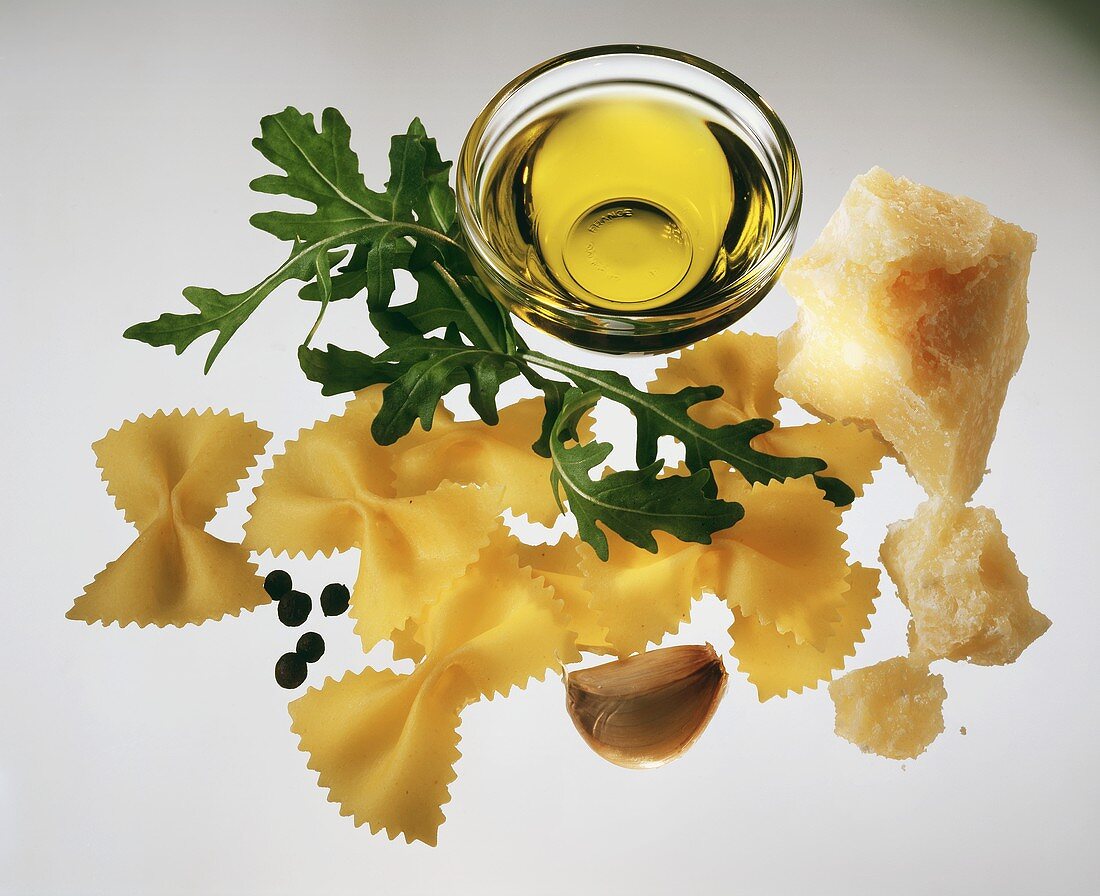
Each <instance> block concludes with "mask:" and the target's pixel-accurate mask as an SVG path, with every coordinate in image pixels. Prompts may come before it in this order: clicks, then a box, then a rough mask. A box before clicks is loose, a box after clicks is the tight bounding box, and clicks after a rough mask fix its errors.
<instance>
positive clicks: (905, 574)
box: [881, 500, 1050, 666]
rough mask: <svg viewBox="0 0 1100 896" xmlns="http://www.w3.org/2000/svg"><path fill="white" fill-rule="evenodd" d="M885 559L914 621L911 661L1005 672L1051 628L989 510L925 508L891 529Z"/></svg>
mask: <svg viewBox="0 0 1100 896" xmlns="http://www.w3.org/2000/svg"><path fill="white" fill-rule="evenodd" d="M881 558H882V563H883V566H885V567H886V571H887V573H888V574H889V575H890V578H891V579H892V580H893V581H894V584H896V585H897V588H898V597H900V598H901V600H902V602H903V603H904V604H906V606H908V607H909V611H910V612H911V613H912V614H913V622H912V625H911V626H910V633H909V646H910V650H911V652H912V653H913V654H914V655H918V654H919V655H921V656H923V657H924V658H926V659H930V660H931V659H949V660H956V661H958V660H968V661H969V662H971V663H976V664H978V665H981V666H1000V665H1004V664H1006V663H1012V662H1015V661H1016V660H1017V659H1018V658H1019V656H1020V654H1021V653H1023V651H1024V650H1025V648H1027V646H1028V645H1029V644H1031V643H1032V642H1033V641H1034V640H1035V639H1036V638H1038V637H1039V636H1040V635H1042V634H1043V633H1044V632H1045V631H1046V630H1047V629H1048V628H1050V620H1049V619H1048V618H1047V617H1046V616H1044V615H1043V614H1042V613H1040V612H1039V611H1038V610H1036V609H1035V608H1034V607H1032V605H1031V602H1030V600H1028V594H1027V576H1025V575H1024V574H1023V573H1022V572H1020V567H1019V566H1018V565H1017V563H1016V555H1015V554H1013V553H1012V550H1011V549H1010V548H1009V546H1008V539H1007V538H1006V537H1005V534H1004V530H1003V529H1002V528H1001V523H1000V521H999V520H998V519H997V517H996V515H995V514H994V513H993V511H992V510H990V509H989V508H988V507H964V506H961V505H958V504H955V503H953V502H950V501H945V500H930V501H926V502H925V503H923V504H922V505H921V506H920V507H919V508H917V512H916V515H915V516H914V517H913V519H911V520H902V521H900V522H897V523H894V524H893V525H891V526H890V529H889V532H888V534H887V536H886V540H885V541H884V542H883V544H882V550H881Z"/></svg>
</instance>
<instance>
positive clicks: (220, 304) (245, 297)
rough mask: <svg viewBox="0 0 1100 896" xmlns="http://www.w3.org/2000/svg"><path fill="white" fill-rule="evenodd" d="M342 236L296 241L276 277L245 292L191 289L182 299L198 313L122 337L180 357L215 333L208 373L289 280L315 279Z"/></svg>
mask: <svg viewBox="0 0 1100 896" xmlns="http://www.w3.org/2000/svg"><path fill="white" fill-rule="evenodd" d="M341 236H342V235H341ZM341 236H337V237H330V238H329V239H327V240H322V241H321V242H314V243H299V242H296V243H295V244H294V247H293V249H292V250H291V252H290V257H289V258H288V259H287V260H286V261H285V262H283V264H282V265H281V266H280V267H279V268H278V269H277V270H276V271H275V272H274V273H273V274H271V275H269V276H268V277H266V278H265V279H264V280H261V281H260V282H259V283H258V284H256V285H255V286H253V287H252V288H251V289H249V290H246V291H245V292H240V293H231V294H226V293H222V292H218V290H216V289H208V288H206V287H201V286H189V287H187V288H186V289H185V290H184V291H183V297H184V298H185V299H187V301H188V302H190V303H191V304H192V305H194V306H195V308H197V309H198V313H196V314H172V313H165V314H162V315H161V316H160V317H158V318H157V319H156V320H151V321H147V322H146V323H141V324H134V325H133V326H132V327H128V328H127V329H126V330H125V331H124V332H123V334H122V335H123V336H124V337H125V338H126V339H136V340H138V341H139V342H145V343H147V344H149V345H153V346H161V345H171V346H174V347H175V349H176V354H177V355H178V354H181V353H182V352H183V350H184V349H185V348H187V347H188V346H189V345H190V344H191V343H192V342H194V341H195V340H196V339H198V338H199V337H200V336H205V335H206V334H207V333H213V332H215V331H216V332H217V333H218V337H217V339H216V340H214V345H213V346H212V347H211V349H210V352H209V354H208V355H207V356H206V366H205V368H204V371H205V372H207V373H209V372H210V367H211V365H212V364H213V363H214V359H215V358H217V357H218V354H219V353H220V352H221V350H222V349H223V348H225V344H226V343H227V342H228V341H229V340H230V339H231V338H232V336H233V334H234V333H236V332H237V330H238V329H240V326H241V324H243V323H244V322H245V321H246V320H248V317H249V315H251V314H252V312H253V311H255V310H256V309H257V308H258V307H259V306H260V303H261V302H263V300H264V299H266V298H267V297H268V296H269V295H271V293H272V292H274V290H275V288H276V287H278V286H280V285H281V284H283V283H285V282H286V281H288V280H310V279H312V278H313V277H316V276H317V266H318V264H319V263H323V262H322V259H326V252H327V250H328V248H329V246H331V245H333V244H334V243H336V242H339V241H340V239H341ZM339 254H341V255H342V254H343V253H339ZM331 258H332V253H329V254H328V256H327V260H331ZM338 260H339V258H337V261H338ZM333 263H335V262H333Z"/></svg>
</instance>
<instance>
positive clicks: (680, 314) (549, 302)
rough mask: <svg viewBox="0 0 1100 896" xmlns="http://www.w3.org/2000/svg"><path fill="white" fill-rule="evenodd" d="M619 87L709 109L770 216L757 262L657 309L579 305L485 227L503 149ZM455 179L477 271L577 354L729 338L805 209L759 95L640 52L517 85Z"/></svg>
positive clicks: (497, 105)
mask: <svg viewBox="0 0 1100 896" xmlns="http://www.w3.org/2000/svg"><path fill="white" fill-rule="evenodd" d="M618 89H625V90H630V89H644V90H654V89H656V90H659V91H660V92H661V93H662V94H663V95H669V96H674V97H677V98H678V101H679V99H682V101H683V102H684V103H690V104H691V106H692V108H693V109H695V110H702V112H701V114H702V115H703V116H704V117H705V118H706V120H707V121H708V122H713V123H715V125H716V126H718V127H720V128H722V129H724V131H725V132H727V133H732V134H734V135H736V137H737V139H738V140H739V141H740V142H741V143H743V144H744V145H745V146H746V147H748V150H749V151H750V152H751V153H752V154H753V155H754V156H755V161H754V164H755V165H756V167H757V168H759V169H762V170H763V174H764V176H763V182H764V183H765V184H766V189H767V190H768V191H769V192H770V202H771V204H772V207H773V214H772V216H771V217H770V219H769V226H768V228H767V232H766V233H765V232H761V234H760V239H759V240H758V241H757V244H756V247H755V248H754V250H753V251H752V253H751V256H749V257H748V258H742V259H740V261H741V263H739V264H738V265H737V266H736V267H735V268H734V267H732V266H729V265H724V264H723V259H722V257H721V255H722V253H721V252H719V253H718V255H717V256H716V258H715V262H714V265H713V266H712V268H711V269H710V273H709V275H708V276H707V278H706V279H705V280H704V281H702V282H700V284H699V285H698V286H696V287H695V288H693V289H692V290H691V291H690V292H688V293H687V294H686V295H685V296H683V297H681V298H679V299H677V300H676V301H674V302H671V303H669V304H666V305H663V306H661V307H656V308H652V307H650V308H632V307H630V306H629V305H628V306H625V307H615V308H608V307H596V306H594V305H593V304H591V303H589V302H586V301H583V300H581V299H579V298H578V297H577V295H576V291H573V292H571V291H570V290H569V289H567V288H565V287H564V286H563V285H562V284H561V282H560V281H556V280H554V279H553V278H548V277H546V276H545V272H542V274H543V275H542V276H534V275H533V266H532V264H531V258H530V255H529V254H528V255H524V254H523V253H522V252H518V251H516V250H515V249H514V247H513V248H511V249H510V250H509V247H503V246H501V245H496V244H494V239H493V238H492V236H491V228H489V227H487V226H486V214H487V212H488V213H490V214H491V211H489V210H490V209H491V208H492V207H493V201H494V199H493V197H492V196H491V195H490V179H491V178H490V173H491V172H492V171H493V170H494V165H496V164H497V162H498V160H499V159H500V157H501V154H502V150H504V149H505V148H506V147H508V146H509V144H510V143H512V142H513V141H515V140H516V139H517V135H519V134H521V133H522V132H523V129H524V128H526V127H530V126H531V123H532V122H534V121H537V120H539V119H540V117H544V116H547V115H550V114H552V113H553V112H554V110H556V109H560V108H565V107H566V106H567V105H568V104H569V103H571V102H576V101H577V98H578V97H583V96H586V95H589V94H591V93H592V92H593V91H600V90H618ZM456 180H457V194H458V216H459V222H460V226H461V228H462V231H463V233H464V235H465V238H466V241H467V244H468V246H469V248H470V250H471V251H470V256H471V259H472V261H473V263H474V266H475V267H476V268H477V271H478V273H479V275H480V276H481V277H482V279H483V280H484V281H485V283H486V285H487V286H488V288H489V289H490V290H491V291H492V293H493V294H494V295H495V296H496V297H497V298H498V299H499V300H500V301H501V302H503V303H504V305H505V306H506V307H507V308H509V309H510V310H511V311H512V312H514V313H515V314H517V315H518V316H519V317H521V318H522V319H524V320H526V321H527V322H528V323H530V324H532V325H534V326H535V327H537V328H539V329H541V330H544V331H546V332H548V333H551V334H553V335H554V336H557V337H559V338H561V339H564V340H565V341H567V342H570V343H572V344H574V345H578V346H581V347H584V348H588V349H594V350H597V351H604V352H612V353H631V352H657V351H671V350H673V349H675V348H679V347H681V346H684V345H687V344H689V343H691V342H694V341H696V340H698V339H702V338H703V337H705V336H708V335H710V334H712V333H716V332H718V331H719V330H722V329H725V328H726V327H727V326H728V325H729V324H730V323H732V322H733V321H735V320H737V319H739V318H741V317H742V316H744V315H745V314H746V313H748V312H749V311H750V310H751V309H752V308H753V307H755V306H756V304H757V303H759V302H760V300H761V299H763V297H764V296H765V295H766V294H767V293H768V290H769V289H771V287H772V285H773V284H774V283H775V281H776V280H777V279H778V277H779V274H780V272H781V271H782V268H783V265H784V264H785V263H786V261H787V259H788V258H789V256H790V253H791V248H792V246H793V244H794V238H795V230H796V227H797V225H798V216H799V212H800V210H801V206H802V174H801V168H800V166H799V162H798V155H797V153H796V152H795V147H794V143H793V142H792V140H791V137H790V135H789V134H788V132H787V129H786V127H784V125H783V123H782V121H780V119H779V117H778V116H777V115H776V114H775V112H774V111H773V110H772V109H771V107H770V106H769V105H768V104H767V103H766V102H764V100H763V99H761V97H760V95H759V94H758V93H757V92H756V91H755V90H753V89H752V88H751V87H749V86H748V85H747V84H745V83H744V82H743V81H741V80H739V79H738V78H736V77H734V76H733V75H732V74H730V73H729V72H727V71H725V70H723V69H721V68H719V67H718V66H716V65H713V64H711V63H709V62H706V61H705V60H702V59H699V58H697V57H694V56H691V55H688V54H686V53H681V52H678V51H676V50H667V49H662V48H660V47H649V46H638V45H616V46H603V47H592V48H589V49H585V50H576V51H574V52H572V53H567V54H565V55H563V56H558V57H556V58H554V59H551V60H549V61H547V62H544V63H542V64H541V65H537V66H535V67H534V68H532V69H530V70H529V71H527V72H525V73H523V74H522V75H520V76H519V77H517V78H516V79H515V80H513V81H512V82H511V83H510V84H508V85H507V86H506V87H504V88H503V89H502V90H501V91H500V92H499V93H498V94H497V95H496V96H495V97H494V98H493V99H492V101H491V102H490V103H489V104H488V105H487V106H486V107H485V109H484V110H483V111H482V113H481V114H480V115H479V116H478V118H477V120H476V121H475V122H474V123H473V126H472V127H471V128H470V132H469V134H468V135H467V137H466V140H465V142H464V144H463V147H462V151H461V153H460V155H459V161H458V170H457V175H456ZM497 242H499V240H498V241H497ZM723 251H724V250H723ZM642 304H644V303H642Z"/></svg>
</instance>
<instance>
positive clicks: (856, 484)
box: [753, 420, 891, 498]
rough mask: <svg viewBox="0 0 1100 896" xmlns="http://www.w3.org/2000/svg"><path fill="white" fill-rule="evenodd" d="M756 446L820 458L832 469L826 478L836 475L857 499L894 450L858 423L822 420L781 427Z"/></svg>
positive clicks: (772, 451) (758, 439)
mask: <svg viewBox="0 0 1100 896" xmlns="http://www.w3.org/2000/svg"><path fill="white" fill-rule="evenodd" d="M753 447H755V448H756V449H757V450H758V451H763V452H766V453H767V454H775V455H778V456H779V457H820V458H821V459H822V460H824V461H825V462H826V463H827V464H828V466H827V467H826V468H825V469H824V470H823V471H822V472H821V475H823V476H835V477H836V478H837V479H840V480H842V481H843V482H844V483H846V484H847V485H849V486H851V489H852V491H854V492H855V494H856V497H857V498H859V497H862V495H863V490H864V488H866V486H868V485H869V484H870V483H871V480H872V479H873V478H874V474H875V472H876V471H877V470H878V469H879V468H880V467H881V466H882V459H883V458H884V457H886V456H887V455H888V454H890V453H891V452H890V447H889V446H888V445H887V444H886V443H885V442H884V441H882V439H881V438H880V437H879V436H878V435H877V434H876V433H875V432H874V431H873V430H869V429H860V428H859V427H858V426H856V425H855V424H854V423H829V422H826V421H823V420H819V421H817V422H815V423H804V424H802V425H801V426H780V427H777V428H776V429H773V430H772V431H771V432H766V433H764V434H763V435H759V436H757V437H756V438H755V439H754V440H753Z"/></svg>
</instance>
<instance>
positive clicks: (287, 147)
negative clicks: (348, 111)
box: [249, 106, 404, 240]
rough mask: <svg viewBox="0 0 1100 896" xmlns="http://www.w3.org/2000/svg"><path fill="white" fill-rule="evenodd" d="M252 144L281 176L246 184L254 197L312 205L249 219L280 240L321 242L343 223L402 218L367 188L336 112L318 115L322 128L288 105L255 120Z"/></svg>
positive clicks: (389, 202)
mask: <svg viewBox="0 0 1100 896" xmlns="http://www.w3.org/2000/svg"><path fill="white" fill-rule="evenodd" d="M260 135H261V136H259V137H257V138H256V139H255V140H253V141H252V145H253V146H254V147H255V148H256V149H258V150H259V151H260V153H261V154H262V155H263V157H264V158H265V159H267V160H268V161H269V162H271V163H272V164H273V165H276V166H278V167H279V168H282V169H283V170H284V171H285V172H286V174H285V175H281V174H265V175H264V176H263V177H257V178H256V179H255V180H253V181H252V183H251V184H250V186H251V187H252V189H253V190H255V191H256V192H257V193H269V194H273V195H280V194H281V195H287V196H293V197H294V198H295V199H304V200H306V201H307V202H312V203H313V204H314V205H315V206H316V210H315V211H313V212H312V213H309V214H303V213H291V212H260V213H259V214H256V215H253V216H252V217H251V218H250V219H249V221H250V223H251V224H252V226H253V227H257V228H259V229H260V230H264V231H267V232H268V233H270V234H272V235H273V236H277V237H278V238H279V239H281V240H308V239H324V238H326V237H328V236H330V235H331V234H332V232H333V227H334V226H336V227H341V226H345V225H346V224H347V223H351V222H354V223H362V222H368V221H369V222H373V223H376V224H377V223H381V222H383V221H395V220H404V219H398V218H396V217H395V216H393V215H390V214H387V212H388V211H389V210H390V209H391V208H392V207H393V201H392V199H391V198H390V197H388V196H386V195H385V194H381V193H376V192H374V191H373V190H370V189H368V188H367V185H366V183H364V181H363V175H362V174H361V173H360V172H359V157H358V156H357V155H356V154H355V152H354V150H352V148H351V128H349V127H348V123H347V122H346V121H344V116H342V115H341V114H340V113H339V112H337V111H336V110H335V109H325V111H324V112H323V113H322V114H321V130H320V131H318V130H317V129H316V127H315V125H314V123H313V115H312V114H311V113H308V112H307V113H305V114H302V113H301V112H299V111H298V110H297V109H295V108H293V107H291V106H288V107H287V108H286V109H284V110H283V111H282V112H280V113H278V114H277V115H267V116H265V117H264V118H262V119H260Z"/></svg>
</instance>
